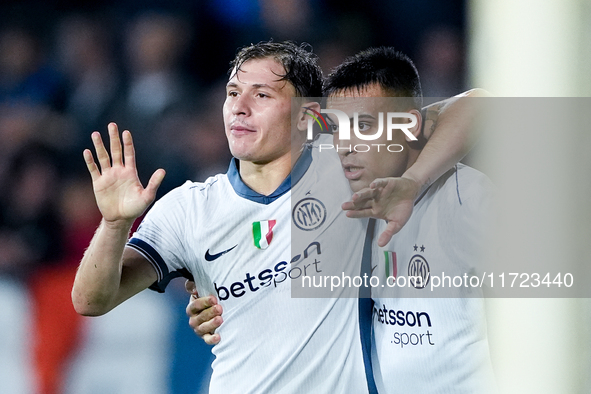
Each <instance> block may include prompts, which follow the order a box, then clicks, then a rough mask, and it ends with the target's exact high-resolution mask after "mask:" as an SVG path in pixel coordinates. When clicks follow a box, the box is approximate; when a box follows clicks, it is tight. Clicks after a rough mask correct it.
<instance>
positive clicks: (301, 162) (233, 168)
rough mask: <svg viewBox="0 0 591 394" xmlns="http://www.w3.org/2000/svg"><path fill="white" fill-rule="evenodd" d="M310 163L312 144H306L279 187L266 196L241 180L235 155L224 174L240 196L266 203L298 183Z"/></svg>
mask: <svg viewBox="0 0 591 394" xmlns="http://www.w3.org/2000/svg"><path fill="white" fill-rule="evenodd" d="M311 163H312V146H311V145H309V144H306V145H305V147H304V149H303V151H302V154H301V155H300V157H299V158H298V161H297V162H296V163H295V165H294V166H293V168H292V169H291V173H290V174H289V175H288V176H287V178H285V179H284V180H283V182H281V185H279V187H278V188H277V189H276V190H275V191H274V192H273V193H271V194H269V195H268V196H265V195H264V194H260V193H257V192H255V191H254V190H252V189H251V188H250V187H248V186H247V185H246V184H245V183H244V182H243V181H242V178H240V173H239V172H238V159H236V158H235V157H233V158H232V160H230V167H229V168H228V172H227V173H226V175H227V176H228V180H229V181H230V184H231V185H232V188H234V191H235V192H236V194H238V195H239V196H240V197H242V198H246V199H248V200H251V201H254V202H257V203H259V204H265V205H268V204H270V203H272V202H273V201H275V200H277V199H278V198H279V197H281V196H282V195H284V194H285V193H286V192H287V191H289V190H290V189H291V186H292V184H293V185H295V184H296V183H298V181H299V180H300V179H301V178H302V176H304V174H305V173H306V171H307V170H308V168H309V167H310V164H311Z"/></svg>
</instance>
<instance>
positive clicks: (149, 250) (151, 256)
mask: <svg viewBox="0 0 591 394" xmlns="http://www.w3.org/2000/svg"><path fill="white" fill-rule="evenodd" d="M127 246H128V247H130V248H132V249H135V250H136V251H138V252H139V253H140V254H141V255H142V256H144V257H145V258H146V260H148V261H149V262H150V263H151V264H152V265H153V266H154V269H155V270H156V273H157V274H158V282H160V281H161V280H162V279H164V277H165V276H166V275H168V273H169V272H168V266H167V265H166V263H165V262H164V260H163V259H162V256H160V254H159V253H158V252H157V251H156V249H154V248H153V247H152V246H150V245H149V244H148V243H146V242H145V241H142V240H141V239H138V238H131V239H130V240H129V241H128V242H127Z"/></svg>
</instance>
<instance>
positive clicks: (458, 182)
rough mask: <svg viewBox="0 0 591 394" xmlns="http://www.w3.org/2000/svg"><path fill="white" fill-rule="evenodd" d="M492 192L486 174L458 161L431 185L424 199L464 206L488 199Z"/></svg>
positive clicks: (490, 197)
mask: <svg viewBox="0 0 591 394" xmlns="http://www.w3.org/2000/svg"><path fill="white" fill-rule="evenodd" d="M494 194H495V187H494V185H493V183H492V181H491V180H490V179H489V178H488V177H487V176H486V175H484V174H483V173H482V172H480V171H478V170H476V169H474V168H472V167H469V166H467V165H464V164H461V163H459V164H457V165H456V166H455V167H454V168H452V169H451V170H449V171H448V172H446V173H445V174H444V175H442V176H441V177H440V178H439V179H437V180H436V181H435V182H434V183H433V184H432V185H431V187H430V188H429V190H428V191H427V193H426V195H425V200H426V201H430V202H431V203H432V202H433V201H438V202H439V203H441V204H446V205H448V206H450V205H449V204H451V205H453V206H457V207H465V208H466V207H468V206H471V205H474V204H476V205H479V202H484V201H487V200H490V199H492V198H493V196H494ZM426 201H425V202H426Z"/></svg>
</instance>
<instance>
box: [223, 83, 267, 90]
mask: <svg viewBox="0 0 591 394" xmlns="http://www.w3.org/2000/svg"><path fill="white" fill-rule="evenodd" d="M250 86H252V87H253V88H255V89H260V88H267V89H271V90H274V91H277V90H278V89H277V88H274V87H273V86H271V85H268V84H266V83H253V84H252V85H250ZM237 87H239V85H238V84H237V83H236V82H228V83H227V84H226V88H237Z"/></svg>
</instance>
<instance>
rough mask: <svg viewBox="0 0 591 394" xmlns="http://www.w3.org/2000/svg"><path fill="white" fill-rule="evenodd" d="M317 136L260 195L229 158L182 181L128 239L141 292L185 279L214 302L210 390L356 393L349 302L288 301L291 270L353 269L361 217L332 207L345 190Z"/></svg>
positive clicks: (358, 366)
mask: <svg viewBox="0 0 591 394" xmlns="http://www.w3.org/2000/svg"><path fill="white" fill-rule="evenodd" d="M329 138H330V139H331V140H330V141H332V136H322V137H320V140H317V141H316V142H315V143H314V145H313V146H311V145H310V146H308V147H307V148H306V149H304V152H303V153H302V155H301V157H300V159H299V160H298V162H297V163H296V165H295V166H294V168H293V170H292V173H291V175H290V177H288V178H287V179H286V180H285V181H284V182H283V184H282V185H281V186H280V187H279V188H278V189H277V190H276V191H275V192H274V193H273V194H271V195H269V196H263V195H260V194H258V193H256V192H254V191H253V190H251V189H250V188H249V187H248V186H246V185H245V184H244V183H243V182H242V180H241V178H240V175H239V172H238V169H237V168H236V160H235V159H233V160H232V163H231V165H230V168H229V170H228V173H227V174H223V175H217V176H215V177H212V178H209V179H208V180H207V181H206V182H204V183H191V182H187V183H185V184H184V185H183V186H181V187H179V188H177V189H175V190H173V191H171V192H170V193H168V194H167V195H166V196H164V197H163V198H162V199H160V200H159V201H158V202H157V203H156V204H155V205H154V207H153V208H152V209H151V210H150V211H149V212H148V214H147V215H146V218H145V219H144V221H143V222H142V224H141V225H140V227H139V228H138V230H137V232H136V233H135V234H134V235H133V237H132V238H131V239H130V241H129V243H128V246H129V247H133V248H135V249H136V250H138V251H139V252H140V253H142V254H143V255H144V256H145V257H146V258H147V259H148V260H149V261H151V262H152V264H153V265H154V267H155V268H156V270H157V272H158V282H157V283H156V284H154V285H153V286H152V288H153V289H155V290H159V291H163V290H164V287H166V284H167V283H168V281H169V280H170V279H171V278H174V277H177V276H185V277H187V278H193V279H194V280H195V283H196V286H197V290H198V292H199V294H200V295H202V296H203V295H208V294H213V295H214V296H216V297H217V298H218V300H219V301H220V304H221V305H222V306H223V308H224V312H223V318H224V323H223V324H222V326H221V327H220V328H219V329H218V333H219V334H220V336H221V342H220V343H219V344H218V345H216V346H214V347H213V348H212V352H213V353H214V354H215V356H216V358H215V361H214V362H213V365H212V367H213V374H212V377H211V384H210V391H211V392H212V393H312V392H317V393H328V392H330V393H364V392H367V391H368V388H367V387H368V386H367V380H366V376H365V372H364V362H363V354H362V349H361V341H360V331H359V325H358V319H357V317H358V300H357V299H355V298H338V297H337V295H339V294H338V292H336V293H335V294H334V295H335V296H333V297H326V298H294V297H292V287H298V286H299V281H302V277H303V276H321V275H325V274H327V273H330V272H334V270H336V269H337V268H336V267H338V268H340V270H341V272H342V271H343V270H353V271H355V270H357V272H359V263H360V260H361V254H362V248H363V237H364V234H365V226H366V223H365V222H364V221H361V220H353V219H349V218H347V217H346V216H345V215H344V212H343V211H342V210H341V208H340V207H341V204H342V203H343V202H344V201H347V200H349V199H350V196H351V191H350V188H349V185H348V182H347V181H346V179H345V178H344V176H343V174H342V168H341V166H340V162H339V159H338V157H337V155H336V154H334V152H332V153H329V152H322V153H319V152H318V144H319V143H320V142H322V141H323V140H324V139H325V143H329V142H328V139H329ZM296 281H297V282H298V286H294V285H295V284H296ZM299 287H301V286H299ZM325 294H326V293H324V294H323V295H325Z"/></svg>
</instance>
